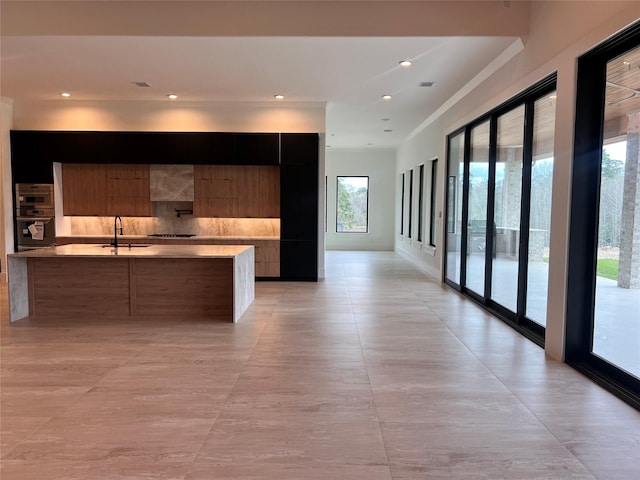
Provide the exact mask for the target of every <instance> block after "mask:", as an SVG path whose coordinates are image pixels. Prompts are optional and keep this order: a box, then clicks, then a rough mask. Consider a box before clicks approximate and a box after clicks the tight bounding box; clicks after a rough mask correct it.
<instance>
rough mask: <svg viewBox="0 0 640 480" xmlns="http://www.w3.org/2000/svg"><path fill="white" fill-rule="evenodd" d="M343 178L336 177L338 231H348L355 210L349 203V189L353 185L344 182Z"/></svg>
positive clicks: (353, 219) (351, 225)
mask: <svg viewBox="0 0 640 480" xmlns="http://www.w3.org/2000/svg"><path fill="white" fill-rule="evenodd" d="M344 180H345V179H344V178H342V177H338V219H337V221H338V231H339V232H342V231H346V232H348V231H350V230H351V229H352V228H353V225H354V222H355V218H356V215H355V212H354V210H353V206H352V205H351V191H352V190H353V187H352V186H351V185H349V184H348V183H345V181H344Z"/></svg>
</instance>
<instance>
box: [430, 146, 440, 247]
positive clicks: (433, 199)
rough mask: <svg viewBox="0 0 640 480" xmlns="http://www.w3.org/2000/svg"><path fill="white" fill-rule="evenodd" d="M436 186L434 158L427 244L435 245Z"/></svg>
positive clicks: (436, 166) (436, 167) (436, 160)
mask: <svg viewBox="0 0 640 480" xmlns="http://www.w3.org/2000/svg"><path fill="white" fill-rule="evenodd" d="M437 186H438V159H437V158H434V159H433V160H432V161H431V205H430V206H429V219H430V224H429V246H431V247H434V248H435V246H436V237H437V225H438V218H437V209H436V201H437V195H436V192H437Z"/></svg>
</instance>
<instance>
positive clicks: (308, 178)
mask: <svg viewBox="0 0 640 480" xmlns="http://www.w3.org/2000/svg"><path fill="white" fill-rule="evenodd" d="M318 142H319V140H318V134H316V133H283V134H282V135H281V138H280V276H281V278H282V279H284V280H309V281H317V280H318Z"/></svg>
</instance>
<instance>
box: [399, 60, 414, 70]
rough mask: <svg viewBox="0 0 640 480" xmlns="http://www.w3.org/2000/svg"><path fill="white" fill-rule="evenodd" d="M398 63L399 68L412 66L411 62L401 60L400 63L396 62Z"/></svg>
mask: <svg viewBox="0 0 640 480" xmlns="http://www.w3.org/2000/svg"><path fill="white" fill-rule="evenodd" d="M398 63H399V64H400V66H401V67H404V68H409V67H410V66H411V65H413V63H412V62H411V60H402V61H401V62H398Z"/></svg>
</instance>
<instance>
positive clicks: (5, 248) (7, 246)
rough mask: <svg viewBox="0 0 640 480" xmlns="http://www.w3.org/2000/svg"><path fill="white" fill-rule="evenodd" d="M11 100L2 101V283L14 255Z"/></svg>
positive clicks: (0, 168) (0, 195)
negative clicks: (8, 259) (10, 134)
mask: <svg viewBox="0 0 640 480" xmlns="http://www.w3.org/2000/svg"><path fill="white" fill-rule="evenodd" d="M12 110H13V105H12V102H11V100H9V99H6V98H2V99H0V205H2V208H0V266H1V268H0V270H2V272H1V273H0V282H6V280H7V257H6V255H7V254H8V253H13V251H14V250H13V200H12V198H11V196H12V192H13V190H12V189H11V149H10V144H9V131H10V130H11V128H12Z"/></svg>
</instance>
